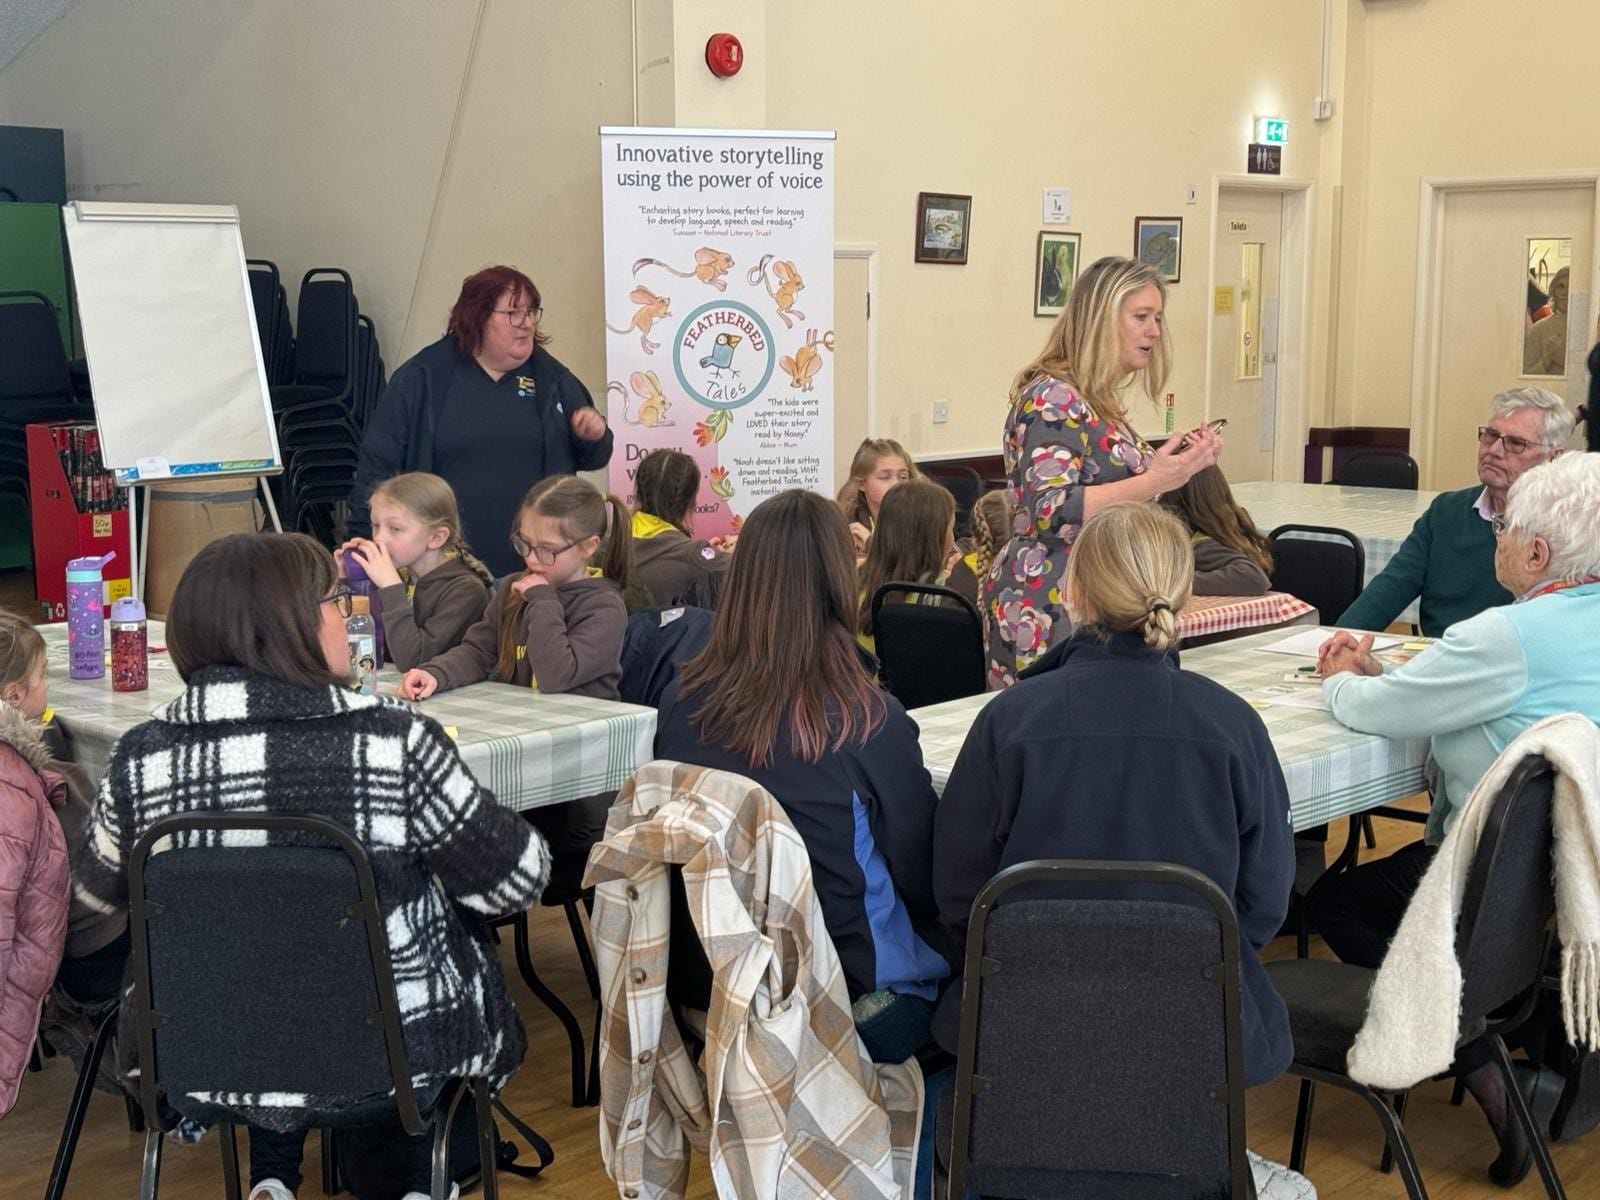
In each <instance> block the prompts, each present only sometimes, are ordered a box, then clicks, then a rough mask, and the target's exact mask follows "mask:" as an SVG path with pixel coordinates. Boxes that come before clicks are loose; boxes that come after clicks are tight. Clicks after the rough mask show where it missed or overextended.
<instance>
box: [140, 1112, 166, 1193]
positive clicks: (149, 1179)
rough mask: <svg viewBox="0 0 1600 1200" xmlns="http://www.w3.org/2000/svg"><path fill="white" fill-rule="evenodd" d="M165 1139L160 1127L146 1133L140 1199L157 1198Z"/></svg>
mask: <svg viewBox="0 0 1600 1200" xmlns="http://www.w3.org/2000/svg"><path fill="white" fill-rule="evenodd" d="M164 1140H165V1139H164V1138H163V1137H162V1136H161V1131H160V1130H159V1129H152V1130H150V1131H149V1132H147V1133H146V1134H145V1135H144V1168H143V1170H141V1171H140V1172H139V1200H156V1187H157V1185H158V1184H159V1183H160V1182H161V1143H162V1142H163V1141H164Z"/></svg>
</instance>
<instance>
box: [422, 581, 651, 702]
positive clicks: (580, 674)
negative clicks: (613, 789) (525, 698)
mask: <svg viewBox="0 0 1600 1200" xmlns="http://www.w3.org/2000/svg"><path fill="white" fill-rule="evenodd" d="M521 578H522V575H521V574H517V575H513V576H510V577H509V578H507V579H506V580H504V581H503V582H502V583H501V584H500V586H499V587H497V588H495V589H494V591H493V592H492V593H490V595H489V605H488V607H487V608H485V609H484V610H483V617H482V619H481V620H479V621H478V622H477V623H476V624H475V625H473V626H472V628H471V629H468V630H467V634H466V637H465V638H463V639H462V641H461V644H460V645H459V646H456V647H455V648H454V649H452V650H446V651H445V652H444V653H443V654H439V655H437V656H435V657H434V658H433V659H432V660H430V661H428V662H425V663H423V664H422V669H423V670H424V671H426V672H428V674H430V675H432V676H433V677H434V678H435V679H437V680H438V681H439V688H440V690H441V691H442V690H444V689H446V688H454V687H465V686H466V685H467V684H469V683H482V682H483V681H484V680H485V679H488V678H490V677H491V675H492V674H493V672H494V665H495V662H496V661H497V660H498V658H499V656H500V614H501V612H502V611H503V610H504V607H505V605H506V604H507V603H508V602H510V601H512V600H515V598H516V593H515V592H514V591H512V588H511V585H512V584H513V583H515V582H516V581H517V580H518V579H521ZM627 627H628V610H627V608H626V607H625V606H624V605H623V603H622V589H621V588H619V587H618V586H617V585H616V584H615V583H613V582H612V581H611V580H609V579H604V578H600V577H595V576H584V577H582V578H579V579H574V580H573V581H572V582H571V583H564V584H562V585H561V586H560V587H538V588H531V589H529V591H528V594H527V604H526V605H524V607H523V612H522V618H521V620H520V622H519V626H518V630H517V645H518V651H519V653H518V655H517V664H516V670H515V672H514V673H513V674H512V677H511V680H510V682H512V683H514V684H517V685H518V686H521V687H536V688H538V689H539V690H540V691H541V692H570V693H572V694H573V695H577V696H596V697H598V698H600V699H602V700H615V699H617V698H618V695H619V693H618V691H617V683H618V681H619V680H620V679H621V678H622V635H623V633H624V632H625V631H626V629H627Z"/></svg>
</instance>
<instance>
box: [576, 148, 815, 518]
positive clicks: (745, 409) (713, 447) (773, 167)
mask: <svg viewBox="0 0 1600 1200" xmlns="http://www.w3.org/2000/svg"><path fill="white" fill-rule="evenodd" d="M833 150H834V135H833V134H832V133H816V132H782V131H774V130H759V131H758V130H709V129H618V128H603V129H601V130H600V154H601V169H602V174H603V178H604V184H603V188H602V196H603V203H604V210H605V211H604V218H605V304H606V317H605V320H606V330H607V332H606V393H607V403H606V411H607V416H608V419H609V421H610V424H611V427H612V428H613V429H614V430H615V431H616V450H615V452H614V453H613V454H612V458H611V479H610V482H611V488H612V490H613V491H615V492H617V493H618V494H619V495H621V496H622V497H623V498H624V499H626V500H628V502H629V503H630V504H631V503H632V502H633V477H634V473H635V471H636V470H637V468H638V465H639V460H640V459H641V458H642V457H643V456H644V455H645V454H647V453H648V452H649V451H651V450H655V449H660V448H664V447H670V448H673V449H677V450H682V451H684V452H685V453H687V454H689V455H692V456H693V457H694V459H695V461H696V462H698V463H699V464H700V476H701V478H700V494H699V497H698V500H697V503H696V509H695V514H694V518H693V524H694V533H695V535H696V536H697V537H717V536H722V535H726V534H730V533H736V532H737V531H738V527H739V524H740V523H741V521H742V520H743V518H744V516H745V515H746V514H748V513H749V512H750V510H751V509H753V508H754V507H755V506H756V505H757V504H759V503H761V501H762V500H764V499H766V498H767V497H768V496H771V495H773V494H774V493H776V492H780V491H783V490H784V489H786V488H793V487H804V488H810V489H812V490H814V491H818V492H822V493H824V494H830V493H832V491H833V490H834V464H833Z"/></svg>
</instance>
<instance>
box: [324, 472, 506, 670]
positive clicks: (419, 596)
mask: <svg viewBox="0 0 1600 1200" xmlns="http://www.w3.org/2000/svg"><path fill="white" fill-rule="evenodd" d="M367 509H368V512H369V513H370V515H371V518H372V536H371V537H370V538H363V537H355V538H351V539H350V540H349V541H348V542H346V543H345V544H344V545H343V546H341V547H339V550H338V553H336V554H335V555H334V557H335V558H337V559H339V560H340V562H341V563H342V562H343V561H344V559H345V556H347V555H348V556H349V557H350V558H351V559H352V560H353V561H355V562H357V563H359V564H360V565H361V568H362V569H363V570H364V571H366V573H367V578H368V579H370V580H372V582H373V583H374V584H375V585H376V586H377V588H378V597H379V599H380V600H381V601H382V604H383V637H384V642H385V643H386V644H387V646H388V649H389V657H390V658H392V659H393V660H394V665H395V666H397V667H398V668H400V670H402V671H409V670H410V669H411V668H412V667H414V666H416V665H417V664H418V663H422V662H425V661H427V660H428V659H430V658H433V657H434V656H436V655H439V654H443V653H444V652H445V651H446V650H448V649H450V648H451V647H452V646H455V645H458V644H459V643H460V641H461V639H462V638H463V637H464V636H465V635H466V632H467V630H468V629H470V628H472V623H473V622H474V621H476V620H477V619H478V618H479V617H481V616H482V615H483V606H484V604H485V603H486V602H487V601H488V599H489V584H491V583H493V582H494V577H493V576H492V575H490V573H489V568H488V567H486V566H484V565H483V564H482V563H481V562H479V561H478V560H477V559H476V558H474V557H473V555H472V553H471V551H469V550H468V549H467V544H466V540H465V538H464V536H463V535H462V532H461V513H460V511H459V510H458V509H457V507H456V494H455V492H453V491H451V489H450V485H449V484H448V483H446V482H445V481H444V480H443V479H440V478H439V476H437V475H430V474H429V473H428V472H426V471H407V472H406V473H405V474H404V475H395V476H392V477H390V478H388V479H385V480H384V481H383V482H382V483H380V484H379V485H378V486H377V487H375V488H373V490H372V496H371V498H370V499H369V500H368V502H367Z"/></svg>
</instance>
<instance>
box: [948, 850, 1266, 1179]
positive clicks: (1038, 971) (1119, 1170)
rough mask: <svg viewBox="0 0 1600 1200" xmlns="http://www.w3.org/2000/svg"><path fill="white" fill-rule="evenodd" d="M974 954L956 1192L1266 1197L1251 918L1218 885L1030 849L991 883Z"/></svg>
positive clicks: (976, 916)
mask: <svg viewBox="0 0 1600 1200" xmlns="http://www.w3.org/2000/svg"><path fill="white" fill-rule="evenodd" d="M1040 885H1046V886H1045V887H1044V888H1043V889H1041V886H1040ZM1062 885H1069V886H1067V887H1066V888H1065V889H1063V887H1062ZM1084 885H1088V887H1085V886H1084ZM1019 887H1021V888H1024V889H1025V890H1024V891H1023V892H1021V893H1020V894H1018V895H1017V896H1015V897H1012V896H1010V895H1008V893H1010V892H1012V891H1013V890H1014V889H1017V888H1019ZM1063 892H1064V894H1065V895H1067V896H1070V897H1072V898H1056V897H1058V896H1061V895H1062V894H1063ZM965 960H966V965H965V975H964V978H963V985H962V986H963V989H964V990H963V992H962V1002H961V1034H960V1041H959V1045H958V1048H957V1057H956V1078H955V1086H954V1094H955V1105H954V1120H953V1125H952V1135H951V1142H950V1152H949V1165H950V1170H949V1179H950V1191H949V1194H950V1195H952V1196H962V1195H966V1194H967V1192H966V1189H969V1188H970V1189H971V1190H972V1191H973V1192H978V1193H982V1194H985V1195H1001V1196H1066V1195H1072V1196H1078V1195H1082V1196H1094V1197H1097V1200H1099V1198H1104V1200H1112V1198H1120V1197H1127V1198H1128V1200H1132V1198H1134V1197H1138V1198H1139V1200H1153V1198H1158V1197H1184V1198H1188V1197H1200V1196H1204V1197H1215V1196H1232V1197H1251V1196H1253V1195H1254V1192H1253V1190H1252V1185H1251V1183H1250V1169H1249V1165H1248V1161H1247V1159H1246V1157H1245V1145H1244V1132H1245V1131H1244V1065H1243V1064H1244V1045H1243V1038H1242V1034H1241V1032H1240V1022H1241V1015H1240V979H1239V930H1238V923H1237V921H1236V920H1235V918H1234V914H1233V908H1232V905H1231V904H1230V903H1229V901H1228V898H1227V897H1226V896H1224V895H1223V894H1222V892H1221V890H1220V889H1218V887H1217V886H1216V884H1215V883H1213V882H1212V881H1211V880H1210V879H1208V878H1206V877H1205V876H1204V875H1202V874H1200V873H1199V872H1197V871H1194V870H1192V869H1190V868H1188V867H1183V866H1178V865H1176V864H1172V863H1151V862H1090V861H1084V860H1056V861H1041V862H1026V863H1019V864H1018V865H1016V866H1013V867H1010V868H1008V869H1007V870H1004V871H1002V872H1000V874H998V875H996V876H995V877H994V878H993V879H991V880H990V881H989V882H988V883H987V884H985V885H984V888H983V890H982V891H981V892H979V893H978V896H977V899H976V900H975V901H974V903H973V906H972V917H971V921H970V922H969V924H968V927H967V944H966V951H965Z"/></svg>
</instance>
